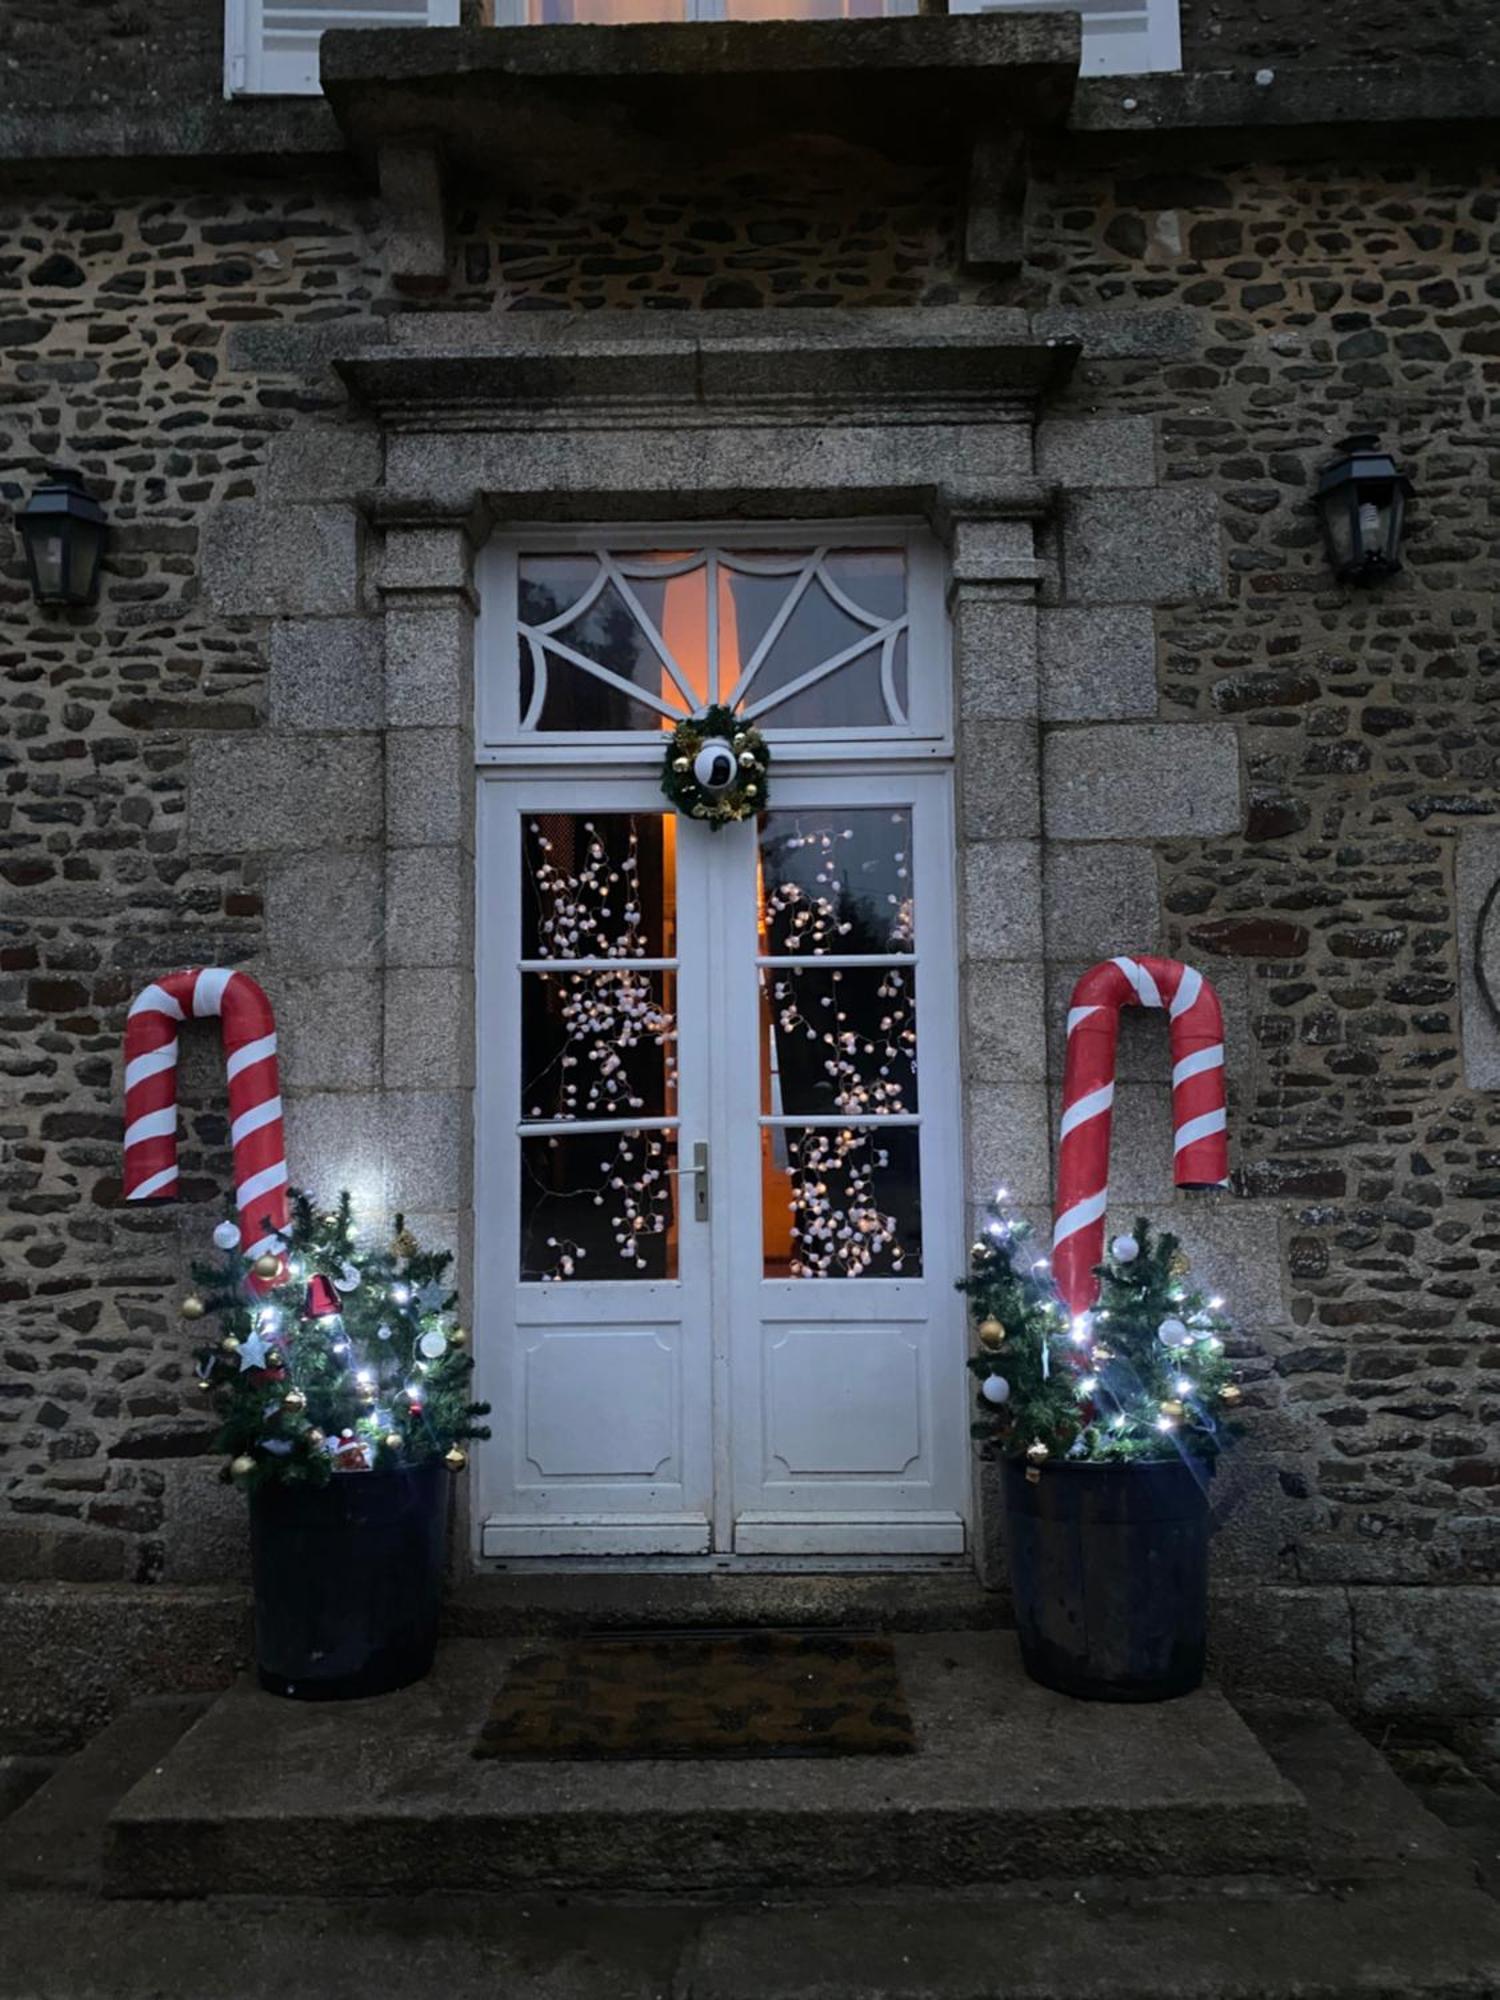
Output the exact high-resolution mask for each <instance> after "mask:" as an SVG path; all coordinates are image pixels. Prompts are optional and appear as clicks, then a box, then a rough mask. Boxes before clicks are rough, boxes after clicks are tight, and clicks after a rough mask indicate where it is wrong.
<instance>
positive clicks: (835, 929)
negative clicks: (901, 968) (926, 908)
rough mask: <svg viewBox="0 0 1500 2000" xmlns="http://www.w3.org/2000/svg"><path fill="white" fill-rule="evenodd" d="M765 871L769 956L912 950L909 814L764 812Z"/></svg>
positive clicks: (874, 809) (879, 809) (877, 809)
mask: <svg viewBox="0 0 1500 2000" xmlns="http://www.w3.org/2000/svg"><path fill="white" fill-rule="evenodd" d="M760 866H761V922H762V930H763V937H764V943H763V945H762V953H763V955H764V956H767V957H777V958H780V957H782V956H789V957H799V958H826V957H828V956H830V955H835V954H843V955H846V956H848V955H852V954H858V955H859V956H861V957H863V956H865V955H866V954H870V955H874V956H884V955H886V954H890V953H897V952H909V951H910V950H911V949H912V945H913V937H914V920H915V913H914V910H913V900H912V874H911V812H910V810H909V808H906V807H900V808H891V807H885V806H851V807H840V808H836V809H832V810H829V809H824V808H807V809H804V810H801V811H786V812H768V813H764V814H762V816H761V824H760Z"/></svg>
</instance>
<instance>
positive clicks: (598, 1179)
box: [521, 1127, 678, 1284]
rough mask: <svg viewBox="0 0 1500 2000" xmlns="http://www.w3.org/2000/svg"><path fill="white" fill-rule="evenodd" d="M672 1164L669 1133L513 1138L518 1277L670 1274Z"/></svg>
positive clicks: (673, 1249) (580, 1279)
mask: <svg viewBox="0 0 1500 2000" xmlns="http://www.w3.org/2000/svg"><path fill="white" fill-rule="evenodd" d="M676 1164H677V1139H676V1135H675V1133H672V1132H652V1131H644V1132H590V1131H589V1130H588V1129H587V1127H581V1128H580V1129H579V1130H578V1131H577V1132H567V1133H558V1132H552V1133H548V1134H547V1135H546V1136H545V1137H539V1138H527V1139H523V1140H522V1141H521V1278H522V1281H523V1282H535V1281H541V1282H543V1283H567V1282H569V1281H571V1282H574V1283H587V1282H589V1281H592V1282H594V1283H596V1284H598V1283H600V1282H604V1283H608V1282H610V1281H611V1280H619V1279H622V1278H636V1279H651V1278H675V1277H676V1276H677V1212H676V1203H677V1194H676V1190H677V1186H678V1182H677V1179H676V1177H675V1176H674V1174H673V1172H672V1169H673V1168H674V1167H675V1166H676Z"/></svg>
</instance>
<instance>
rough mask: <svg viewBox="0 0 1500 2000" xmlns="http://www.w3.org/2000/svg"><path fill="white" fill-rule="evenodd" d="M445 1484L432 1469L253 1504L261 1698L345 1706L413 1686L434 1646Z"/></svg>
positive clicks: (347, 1476) (334, 1483)
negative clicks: (265, 1691)
mask: <svg viewBox="0 0 1500 2000" xmlns="http://www.w3.org/2000/svg"><path fill="white" fill-rule="evenodd" d="M451 1485H452V1481H451V1479H450V1477H449V1474H448V1469H447V1467H446V1466H445V1465H444V1464H443V1463H442V1461H441V1460H440V1459H436V1460H434V1461H432V1462H431V1463H430V1464H427V1465H419V1466H414V1467H411V1468H410V1469H407V1470H403V1471H400V1472H349V1473H336V1474H335V1475H334V1477H333V1478H332V1479H331V1480H329V1482H328V1484H327V1485H326V1486H318V1487H297V1486H262V1487H260V1488H258V1489H257V1491H256V1492H255V1493H253V1494H252V1495H251V1498H250V1563H251V1572H252V1575H253V1578H254V1583H255V1657H256V1664H257V1668H258V1670H259V1674H260V1684H261V1686H262V1687H263V1688H268V1689H269V1690H270V1692H271V1693H272V1694H281V1695H290V1696H291V1697H292V1698H293V1699H294V1700H297V1701H351V1700H355V1699H357V1698H359V1697H360V1696H363V1695H374V1694H389V1693H390V1692H391V1690H392V1689H393V1688H399V1687H406V1686H407V1685H408V1684H409V1683H410V1682H412V1681H417V1680H420V1679H421V1678H422V1676H423V1675H424V1674H425V1673H426V1672H427V1671H428V1670H429V1668H430V1667H431V1665H432V1659H433V1654H434V1651H435V1650H436V1647H437V1627H438V1612H439V1609H440V1607H441V1604H442V1594H443V1567H444V1558H445V1554H446V1544H447V1527H448V1494H449V1489H450V1487H451Z"/></svg>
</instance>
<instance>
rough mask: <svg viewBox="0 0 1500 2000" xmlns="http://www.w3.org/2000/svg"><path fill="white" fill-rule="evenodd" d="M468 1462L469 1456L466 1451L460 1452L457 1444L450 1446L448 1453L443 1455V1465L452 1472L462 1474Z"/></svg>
mask: <svg viewBox="0 0 1500 2000" xmlns="http://www.w3.org/2000/svg"><path fill="white" fill-rule="evenodd" d="M468 1462H469V1454H468V1453H467V1452H466V1451H460V1450H459V1448H458V1446H457V1445H456V1444H455V1445H450V1446H449V1448H448V1449H447V1451H445V1452H444V1453H443V1463H444V1465H446V1466H447V1468H448V1470H449V1471H450V1472H462V1471H463V1469H464V1467H465V1466H466V1465H467V1464H468Z"/></svg>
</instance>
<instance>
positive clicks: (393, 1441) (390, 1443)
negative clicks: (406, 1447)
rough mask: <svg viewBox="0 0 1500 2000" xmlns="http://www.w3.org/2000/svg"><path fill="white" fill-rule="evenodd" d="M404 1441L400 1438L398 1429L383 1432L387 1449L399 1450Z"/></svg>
mask: <svg viewBox="0 0 1500 2000" xmlns="http://www.w3.org/2000/svg"><path fill="white" fill-rule="evenodd" d="M404 1442H405V1440H404V1439H403V1438H402V1436H401V1433H400V1431H387V1432H386V1434H385V1446H386V1450H387V1451H399V1450H400V1449H401V1446H402V1444H403V1443H404Z"/></svg>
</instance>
